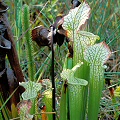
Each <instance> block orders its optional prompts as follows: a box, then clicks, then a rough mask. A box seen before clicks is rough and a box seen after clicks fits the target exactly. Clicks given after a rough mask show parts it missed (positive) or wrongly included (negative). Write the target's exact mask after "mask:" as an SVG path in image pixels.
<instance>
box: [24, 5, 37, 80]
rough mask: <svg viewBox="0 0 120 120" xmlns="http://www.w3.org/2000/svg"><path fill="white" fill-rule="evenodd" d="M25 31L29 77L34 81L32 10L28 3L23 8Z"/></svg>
mask: <svg viewBox="0 0 120 120" xmlns="http://www.w3.org/2000/svg"><path fill="white" fill-rule="evenodd" d="M23 31H24V32H25V41H26V52H27V57H28V74H29V79H30V80H31V81H34V69H35V68H34V59H33V42H32V39H31V30H30V12H29V6H28V5H26V4H25V5H24V10H23Z"/></svg>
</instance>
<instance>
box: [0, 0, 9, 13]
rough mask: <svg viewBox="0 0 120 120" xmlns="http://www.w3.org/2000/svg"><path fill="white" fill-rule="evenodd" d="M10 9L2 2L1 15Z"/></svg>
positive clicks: (0, 5)
mask: <svg viewBox="0 0 120 120" xmlns="http://www.w3.org/2000/svg"><path fill="white" fill-rule="evenodd" d="M8 9H9V7H8V6H7V5H5V4H4V3H3V2H0V13H4V12H6V11H7V10H8Z"/></svg>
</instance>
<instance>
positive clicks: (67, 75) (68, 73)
mask: <svg viewBox="0 0 120 120" xmlns="http://www.w3.org/2000/svg"><path fill="white" fill-rule="evenodd" d="M82 64H83V62H80V63H78V64H76V65H75V66H74V67H73V68H72V69H64V70H63V71H62V73H61V77H62V78H63V79H67V80H68V83H70V84H71V83H72V84H79V85H83V86H86V85H87V84H88V82H87V81H86V80H84V79H79V78H76V77H75V76H74V74H75V72H76V70H77V69H78V68H79V67H80V66H81V65H82Z"/></svg>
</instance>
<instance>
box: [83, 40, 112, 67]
mask: <svg viewBox="0 0 120 120" xmlns="http://www.w3.org/2000/svg"><path fill="white" fill-rule="evenodd" d="M110 55H111V51H110V49H109V47H108V46H107V44H106V43H105V42H101V43H99V44H95V45H93V46H90V47H88V48H87V49H86V50H85V53H84V58H85V60H86V61H88V62H89V63H90V64H94V65H103V64H104V63H105V62H106V61H107V59H108V58H109V57H110Z"/></svg>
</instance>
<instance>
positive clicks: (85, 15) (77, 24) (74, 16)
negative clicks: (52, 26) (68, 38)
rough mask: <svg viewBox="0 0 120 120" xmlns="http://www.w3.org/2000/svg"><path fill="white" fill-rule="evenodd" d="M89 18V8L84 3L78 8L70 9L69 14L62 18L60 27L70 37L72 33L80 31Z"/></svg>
mask: <svg viewBox="0 0 120 120" xmlns="http://www.w3.org/2000/svg"><path fill="white" fill-rule="evenodd" d="M89 16H90V7H89V5H88V4H87V3H86V2H83V3H82V4H81V5H80V6H78V7H76V8H74V9H71V10H70V12H69V14H68V15H66V16H65V17H64V18H63V24H62V27H63V28H64V29H65V30H67V31H68V35H72V34H73V31H76V32H77V31H79V30H81V28H82V26H83V25H84V24H85V23H86V21H87V19H89Z"/></svg>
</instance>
